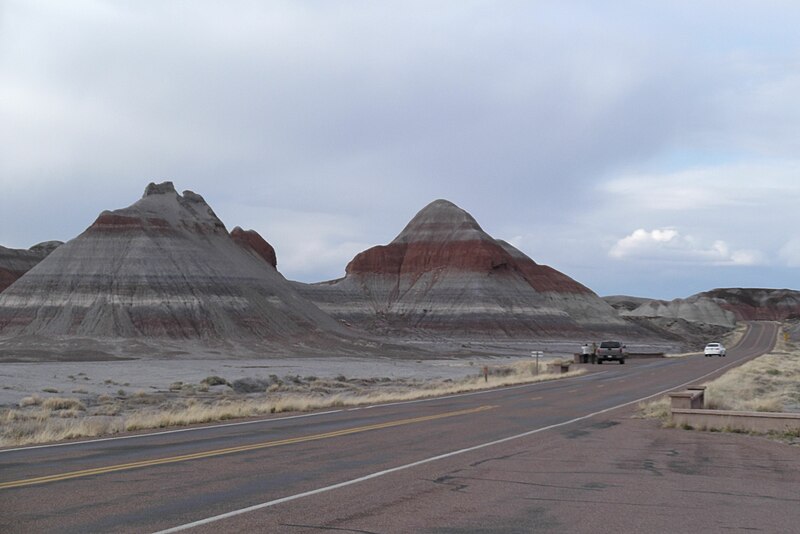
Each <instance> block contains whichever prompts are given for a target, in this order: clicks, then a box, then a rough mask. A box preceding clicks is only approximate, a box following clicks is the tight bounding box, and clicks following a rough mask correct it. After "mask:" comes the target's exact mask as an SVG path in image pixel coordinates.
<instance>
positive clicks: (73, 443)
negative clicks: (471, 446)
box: [0, 371, 608, 454]
mask: <svg viewBox="0 0 800 534" xmlns="http://www.w3.org/2000/svg"><path fill="white" fill-rule="evenodd" d="M607 372H608V371H600V372H597V373H589V374H582V375H578V376H572V377H568V378H561V379H553V380H541V381H539V382H529V383H527V384H519V385H516V386H498V387H495V388H490V389H482V390H480V391H470V392H467V393H454V394H452V395H445V396H444V397H428V398H424V399H414V400H408V401H399V402H388V403H385V404H372V405H368V406H356V407H353V408H342V409H339V410H328V411H325V412H314V413H306V414H300V415H289V416H286V417H275V418H270V419H255V420H252V421H239V422H236V423H220V424H215V425H206V426H194V427H191V428H178V429H175V430H162V431H160V432H147V433H144V434H131V435H129V436H111V437H107V438H97V439H88V440H82V441H68V442H64V443H48V444H45V445H30V446H28V447H16V448H13V449H3V450H0V454H3V453H6V452H18V451H29V450H34V449H46V448H50V447H69V446H72V445H86V444H88V443H100V442H103V441H116V440H122V439H134V438H147V437H151V436H163V435H165V434H177V433H178V432H194V431H197V430H210V429H214V428H225V427H230V426H240V425H255V424H258V423H272V422H273V421H286V420H288V419H300V418H302V417H316V416H318V415H330V414H332V413H339V412H352V411H357V410H366V409H369V408H383V407H385V406H399V405H401V404H416V403H420V402H433V401H437V400H442V399H452V398H455V397H468V396H471V395H485V394H488V393H492V392H496V391H508V390H510V389H518V388H524V387H531V386H538V385H542V384H550V383H552V382H556V381H559V380H578V379H581V378H586V377H587V376H595V375H599V374H603V373H607Z"/></svg>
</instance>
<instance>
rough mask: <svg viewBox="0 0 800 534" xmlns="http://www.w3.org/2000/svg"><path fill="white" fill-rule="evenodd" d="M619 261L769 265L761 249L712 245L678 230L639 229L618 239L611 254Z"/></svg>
mask: <svg viewBox="0 0 800 534" xmlns="http://www.w3.org/2000/svg"><path fill="white" fill-rule="evenodd" d="M608 255H609V256H610V257H612V258H616V259H620V260H622V259H633V260H645V261H651V260H652V261H659V262H670V263H690V264H712V265H758V264H762V263H764V262H765V258H764V255H763V254H762V253H761V252H760V251H757V250H731V248H730V246H729V245H728V244H727V243H726V242H725V241H722V240H716V241H714V242H712V243H710V244H707V243H703V242H702V241H701V240H699V239H696V238H694V237H692V236H691V235H683V234H681V233H680V232H679V231H678V230H677V229H675V228H656V229H654V230H649V231H648V230H645V229H643V228H639V229H637V230H635V231H634V232H633V233H631V234H630V235H628V236H625V237H623V238H622V239H620V240H618V241H617V242H616V243H615V244H614V246H613V247H611V249H610V250H609V252H608Z"/></svg>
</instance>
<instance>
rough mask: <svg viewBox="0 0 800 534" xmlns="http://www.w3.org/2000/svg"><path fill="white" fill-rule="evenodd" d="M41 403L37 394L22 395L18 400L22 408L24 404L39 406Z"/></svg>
mask: <svg viewBox="0 0 800 534" xmlns="http://www.w3.org/2000/svg"><path fill="white" fill-rule="evenodd" d="M41 403H42V398H41V397H40V396H39V395H31V396H30V397H23V398H22V400H21V401H19V405H20V407H22V408H24V407H25V406H39V405H40V404H41Z"/></svg>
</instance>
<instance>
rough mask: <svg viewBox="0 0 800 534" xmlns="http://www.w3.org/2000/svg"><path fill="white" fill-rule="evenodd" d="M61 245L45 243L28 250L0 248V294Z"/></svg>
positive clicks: (51, 242)
mask: <svg viewBox="0 0 800 534" xmlns="http://www.w3.org/2000/svg"><path fill="white" fill-rule="evenodd" d="M63 244H64V243H62V242H61V241H45V242H44V243H39V244H38V245H34V246H32V247H31V248H29V249H28V250H24V249H13V248H6V247H3V246H0V292H3V291H4V290H5V289H6V288H7V287H8V286H10V285H11V284H13V283H14V282H16V281H17V279H18V278H20V277H21V276H22V275H23V274H25V273H27V272H28V271H30V270H31V269H33V268H34V267H35V266H36V264H38V263H39V262H40V261H42V260H43V259H45V258H46V257H47V256H48V254H50V253H51V252H53V251H54V250H55V249H56V248H58V247H59V246H60V245H63Z"/></svg>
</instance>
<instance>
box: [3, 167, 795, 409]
mask: <svg viewBox="0 0 800 534" xmlns="http://www.w3.org/2000/svg"><path fill="white" fill-rule="evenodd" d="M278 265H279V251H277V252H276V251H275V250H274V248H273V247H272V246H271V245H270V244H269V243H268V242H267V241H266V240H265V239H264V238H262V236H260V235H259V234H258V233H257V232H255V231H254V230H243V229H242V228H239V227H234V229H233V230H232V231H228V229H227V227H226V226H225V224H224V223H223V222H222V221H221V220H220V219H219V218H218V217H217V216H216V214H215V213H214V211H213V209H212V208H211V207H210V206H209V204H208V203H206V201H205V199H203V197H202V196H200V195H198V194H196V193H194V192H192V191H184V192H183V193H178V192H177V191H176V190H175V188H174V186H173V185H172V183H171V182H164V183H161V184H154V183H151V184H149V185H148V186H147V187H146V189H145V192H144V195H143V196H142V198H141V199H139V200H138V201H136V202H134V203H133V204H132V205H130V206H129V207H127V208H122V209H117V210H113V211H104V212H102V213H100V214H99V215H98V216H97V218H96V220H95V221H94V222H93V223H92V224H91V225H90V226H89V227H88V228H87V229H86V230H85V231H84V232H83V233H82V234H80V235H79V236H76V237H75V238H74V239H71V240H70V241H68V242H67V243H60V242H47V243H42V244H40V245H36V246H34V247H32V248H31V249H30V250H11V249H6V248H0V276H1V277H2V281H3V284H4V285H2V286H0V290H2V291H1V292H0V362H3V363H4V365H3V371H2V375H3V376H2V378H3V386H2V390H0V406H5V407H7V408H11V407H19V406H20V405H21V404H24V405H26V406H27V407H29V408H31V409H34V408H37V407H40V406H41V405H43V403H44V402H45V401H46V400H47V399H48V398H68V399H72V400H73V401H74V402H73V401H70V402H73V404H74V405H75V406H79V407H80V409H76V410H72V411H71V412H69V413H71V414H72V415H82V414H85V413H88V412H90V411H91V409H92V407H94V408H97V406H101V405H107V404H109V403H108V402H106V401H107V400H108V399H109V398H111V399H116V401H118V402H116V401H115V402H114V403H112V404H114V405H115V406H117V407H118V408H119V407H120V406H121V407H130V406H131V405H135V404H136V403H137V402H139V403H140V404H148V403H151V404H152V403H159V402H162V401H164V400H165V399H169V398H175V397H182V398H186V397H187V396H193V398H198V399H202V398H203V396H206V397H208V398H211V397H214V396H215V395H216V396H217V397H219V396H220V395H222V396H223V397H224V396H225V395H235V394H249V393H252V392H254V391H258V392H263V391H265V390H266V391H269V390H270V388H272V391H278V390H281V389H283V390H286V389H287V388H288V389H292V388H295V389H298V388H299V389H303V388H304V391H306V392H308V391H312V390H313V389H314V388H315V387H317V388H318V389H319V391H318V393H319V392H321V391H323V390H324V391H328V392H330V390H331V388H327V389H326V388H325V387H322V386H321V385H320V383H317V384H314V383H315V382H316V381H317V380H329V381H331V382H332V383H334V386H331V387H332V388H333V389H334V390H335V389H336V388H337V387H338V388H340V389H345V390H355V389H358V390H359V391H362V392H363V390H364V388H367V389H369V388H370V387H371V386H375V385H376V384H377V386H380V387H384V389H385V386H387V384H393V385H397V386H399V387H401V388H407V387H419V382H420V381H425V380H427V381H438V383H439V384H447V383H448V382H458V381H465V380H466V381H468V380H474V379H475V378H476V377H479V376H480V374H481V371H482V370H483V368H484V366H486V367H487V368H491V374H492V375H494V374H497V373H500V374H508V373H512V371H510V370H509V369H513V368H514V365H515V362H519V361H520V360H527V361H530V356H531V351H540V354H541V358H542V362H546V361H553V360H555V359H566V360H571V358H572V355H573V353H575V352H578V351H579V347H580V345H581V344H582V343H586V342H591V341H600V340H601V339H606V338H613V339H621V340H623V341H625V343H626V344H627V346H628V350H629V351H630V352H634V353H645V354H647V353H668V354H678V353H685V352H691V351H697V350H700V349H701V348H702V346H703V345H704V343H705V342H707V341H708V340H709V339H724V336H726V335H731V333H733V332H734V331H735V329H736V327H737V324H740V323H741V321H746V320H776V321H791V320H794V319H797V318H798V317H800V293H798V292H796V291H791V290H768V289H736V288H732V289H715V290H712V291H708V292H704V293H700V294H698V295H694V296H690V297H688V298H686V299H676V300H674V301H670V302H665V301H656V300H650V299H644V298H637V297H628V296H615V297H607V298H605V299H603V298H600V297H599V296H598V295H597V294H595V293H594V292H593V291H592V290H591V289H589V288H588V287H586V286H584V285H583V284H581V283H580V282H578V281H576V280H573V279H572V278H570V277H569V276H568V275H566V274H564V273H561V272H559V271H557V270H555V269H553V268H552V267H549V266H547V265H542V264H539V263H537V262H535V261H534V260H533V259H531V258H529V257H528V256H527V255H525V254H524V253H523V252H521V251H520V250H518V249H516V248H514V247H513V246H511V245H510V244H509V243H507V242H504V241H502V240H498V239H495V238H493V237H492V236H490V235H488V234H487V233H486V232H485V231H484V230H483V229H482V228H481V227H480V225H479V224H478V222H477V221H476V220H475V219H474V218H473V217H472V216H471V215H470V214H469V213H467V212H466V211H464V210H463V209H461V208H460V207H458V206H456V205H455V204H453V203H451V202H449V201H447V200H441V199H440V200H435V201H433V202H431V203H430V204H428V205H427V206H425V207H423V208H422V209H421V210H420V211H419V212H418V213H417V214H416V215H415V216H414V217H413V218H412V219H411V220H410V222H409V223H408V224H407V225H406V227H405V228H403V229H402V230H401V231H400V233H399V234H398V235H397V237H396V238H395V239H393V240H392V241H391V242H390V243H388V244H386V245H378V246H375V247H372V248H370V249H368V250H365V251H363V252H361V253H359V254H357V255H356V256H355V257H354V258H353V259H352V261H350V262H349V263H348V265H347V266H346V267H345V276H344V277H343V278H340V279H337V280H331V281H324V282H319V283H314V284H305V283H299V282H292V281H289V280H286V279H285V278H284V277H283V276H282V275H281V273H280V272H279V270H278ZM792 332H794V335H797V334H798V330H797V328H796V327H795V328H794V330H792ZM537 373H538V369H537ZM335 384H338V385H335ZM373 389H374V388H373ZM99 399H104V400H103V401H101V400H99ZM136 399H138V400H136ZM153 399H155V400H153ZM120 409H122V408H120ZM107 411H108V414H107V415H113V414H112V412H114V409H108V410H107ZM9 413H10V412H9ZM65 413H66V412H62V413H61V416H64V414H65ZM20 417H23V416H20Z"/></svg>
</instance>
